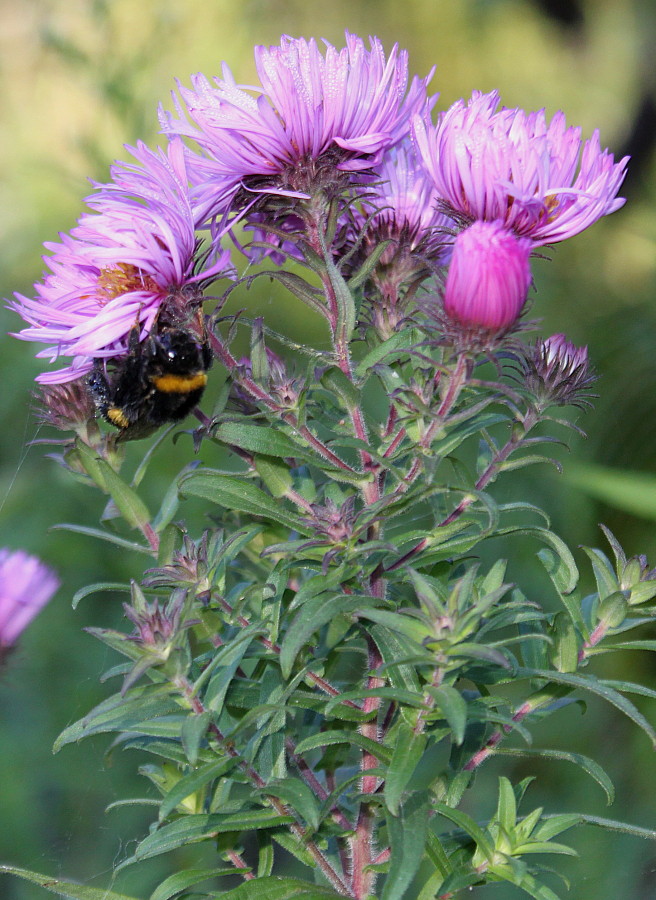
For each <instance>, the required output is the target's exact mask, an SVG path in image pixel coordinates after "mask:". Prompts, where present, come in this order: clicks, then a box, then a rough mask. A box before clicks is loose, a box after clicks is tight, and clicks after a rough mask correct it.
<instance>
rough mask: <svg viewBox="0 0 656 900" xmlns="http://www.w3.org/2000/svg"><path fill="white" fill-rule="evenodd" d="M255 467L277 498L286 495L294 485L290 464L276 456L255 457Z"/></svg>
mask: <svg viewBox="0 0 656 900" xmlns="http://www.w3.org/2000/svg"><path fill="white" fill-rule="evenodd" d="M254 464H255V469H256V471H257V474H258V475H259V476H260V478H261V479H262V481H263V482H264V484H265V485H266V487H267V488H268V489H269V490H270V491H271V493H272V494H273V496H274V497H276V499H278V498H280V497H284V496H285V494H286V493H287V492H288V491H289V489H290V487H291V486H292V476H291V473H290V471H289V466H288V465H287V463H286V462H284V461H283V460H281V459H277V458H276V457H274V456H259V455H257V456H256V457H255V459H254Z"/></svg>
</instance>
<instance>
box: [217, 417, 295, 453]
mask: <svg viewBox="0 0 656 900" xmlns="http://www.w3.org/2000/svg"><path fill="white" fill-rule="evenodd" d="M213 437H214V438H215V439H216V440H217V441H221V443H223V444H228V446H230V447H238V448H239V449H240V450H246V451H247V452H248V453H255V454H258V455H262V456H275V457H288V456H291V457H295V456H299V455H300V456H302V457H303V458H304V459H307V458H308V457H311V456H312V454H310V453H309V452H308V450H307V449H306V448H304V447H301V446H299V445H298V444H295V443H294V441H293V440H292V439H291V438H289V437H288V436H287V435H286V434H284V433H283V432H282V431H276V430H275V428H272V427H271V425H270V424H269V423H267V424H266V425H251V424H246V423H242V422H222V423H221V425H219V426H218V428H217V429H216V431H214V432H213Z"/></svg>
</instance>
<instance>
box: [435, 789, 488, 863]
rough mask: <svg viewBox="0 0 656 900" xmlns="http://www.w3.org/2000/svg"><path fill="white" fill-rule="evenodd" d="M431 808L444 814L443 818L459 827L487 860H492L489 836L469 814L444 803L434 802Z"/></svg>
mask: <svg viewBox="0 0 656 900" xmlns="http://www.w3.org/2000/svg"><path fill="white" fill-rule="evenodd" d="M433 808H434V809H435V812H437V813H439V815H441V816H444V818H445V819H449V820H450V821H451V822H453V823H454V825H457V826H458V828H461V829H462V830H463V831H464V832H465V834H468V835H469V836H470V838H471V839H472V840H473V841H474V843H475V844H476V846H477V848H478V849H479V850H480V851H481V853H482V854H483V856H484V857H485V858H486V859H487V860H488V861H489V862H491V861H492V859H493V858H494V845H493V844H492V841H491V840H490V838H489V836H488V835H487V834H486V833H485V832H484V831H483V829H482V828H481V827H480V825H477V824H476V822H474V820H473V819H472V818H471V816H468V815H467V814H466V813H463V812H461V811H460V810H459V809H452V808H451V807H450V806H447V805H446V803H434V804H433Z"/></svg>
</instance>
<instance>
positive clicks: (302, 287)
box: [258, 269, 326, 318]
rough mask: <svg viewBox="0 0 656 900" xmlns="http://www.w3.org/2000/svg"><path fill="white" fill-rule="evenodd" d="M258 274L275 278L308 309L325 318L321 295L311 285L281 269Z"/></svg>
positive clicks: (324, 307) (324, 306)
mask: <svg viewBox="0 0 656 900" xmlns="http://www.w3.org/2000/svg"><path fill="white" fill-rule="evenodd" d="M258 274H261V275H268V276H269V277H270V278H275V279H276V281H279V282H280V283H281V284H283V285H284V286H285V287H286V288H287V290H288V291H290V292H291V293H292V294H293V295H294V296H295V297H298V299H299V300H301V301H302V302H303V303H305V304H306V305H307V306H309V307H310V309H313V310H314V311H315V312H317V313H319V315H320V316H322V318H325V317H326V305H325V303H324V301H323V294H322V293H321V292H320V291H318V290H317V289H316V288H314V287H312V285H310V284H309V283H308V282H307V281H305V279H303V278H301V277H300V276H299V275H295V274H294V273H293V272H285V271H283V270H282V269H280V270H275V271H271V272H261V273H258Z"/></svg>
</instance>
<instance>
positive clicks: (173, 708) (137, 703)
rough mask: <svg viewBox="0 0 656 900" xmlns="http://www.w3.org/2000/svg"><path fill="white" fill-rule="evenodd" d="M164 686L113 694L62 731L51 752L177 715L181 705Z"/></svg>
mask: <svg viewBox="0 0 656 900" xmlns="http://www.w3.org/2000/svg"><path fill="white" fill-rule="evenodd" d="M170 691H171V687H170V685H167V684H163V685H162V684H160V685H153V684H147V685H144V686H141V687H135V688H132V689H131V690H129V691H128V692H127V693H126V694H125V696H122V695H121V694H114V695H113V696H112V697H108V698H107V700H103V701H102V703H99V704H98V706H96V707H94V709H92V710H91V712H89V713H87V715H86V716H84V718H82V719H79V720H78V721H77V722H74V723H73V725H69V726H68V728H65V729H64V730H63V731H62V733H61V734H60V735H59V737H58V738H57V740H56V741H55V745H54V747H53V753H57V751H58V750H61V748H62V747H63V746H64V745H65V744H71V743H72V742H73V741H79V740H81V739H82V738H83V737H88V736H89V735H91V734H100V733H101V732H106V731H130V729H131V728H132V727H134V726H135V725H137V724H140V723H141V722H144V721H146V720H148V719H152V718H157V717H159V716H167V715H170V714H171V713H174V712H180V706H179V705H178V704H177V703H176V702H175V700H174V699H173V698H172V697H171V696H170Z"/></svg>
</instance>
